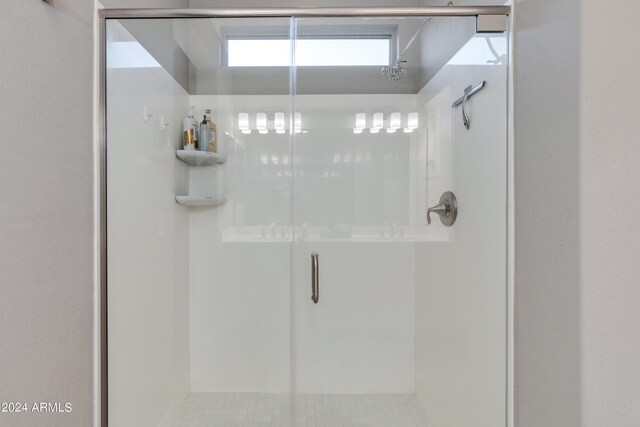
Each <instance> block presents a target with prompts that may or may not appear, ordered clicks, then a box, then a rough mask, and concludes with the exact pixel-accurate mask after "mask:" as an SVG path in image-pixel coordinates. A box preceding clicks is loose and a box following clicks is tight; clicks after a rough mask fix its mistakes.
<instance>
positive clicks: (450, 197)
mask: <svg viewBox="0 0 640 427" xmlns="http://www.w3.org/2000/svg"><path fill="white" fill-rule="evenodd" d="M431 213H436V214H438V215H439V216H440V221H441V222H442V224H444V225H446V226H447V227H451V226H452V225H453V224H454V223H455V222H456V218H457V217H458V202H457V200H456V196H455V194H453V193H452V192H451V191H446V192H445V193H443V194H442V196H441V197H440V202H439V203H438V204H437V205H435V206H434V207H432V208H429V209H427V224H429V225H431Z"/></svg>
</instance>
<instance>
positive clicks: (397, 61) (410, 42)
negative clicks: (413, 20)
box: [395, 1, 453, 65]
mask: <svg viewBox="0 0 640 427" xmlns="http://www.w3.org/2000/svg"><path fill="white" fill-rule="evenodd" d="M450 6H453V2H452V1H450V2H449V3H447V7H450ZM429 21H431V17H430V16H427V17H425V18H424V19H423V20H422V24H420V27H418V29H417V30H416V33H415V34H414V35H413V37H411V40H409V42H408V43H407V45H406V46H405V47H404V49H403V50H402V52H401V53H400V55H398V57H397V58H396V62H395V64H396V65H398V64H400V63H402V62H407V61H404V60H403V57H404V54H405V53H407V51H408V50H409V48H410V47H411V45H412V44H413V42H414V41H416V38H417V37H418V34H420V33H421V32H422V29H423V28H424V26H425V25H426V23H427V22H429Z"/></svg>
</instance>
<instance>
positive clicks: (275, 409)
mask: <svg viewBox="0 0 640 427" xmlns="http://www.w3.org/2000/svg"><path fill="white" fill-rule="evenodd" d="M290 399H291V396H290V395H288V394H276V393H190V394H189V396H188V397H187V398H186V400H185V402H184V404H183V406H182V410H181V411H180V412H179V413H178V414H177V417H176V419H175V423H174V424H173V426H174V427H213V426H215V427H249V426H251V427H286V426H289V425H290V422H289V416H290V414H289V405H290ZM294 405H295V419H294V427H320V426H322V427H325V426H326V427H328V426H331V427H368V426H378V427H409V426H411V427H430V424H429V423H428V422H427V417H426V415H425V414H424V412H423V411H422V409H421V408H420V405H419V403H418V399H417V398H416V396H415V395H413V394H297V395H296V396H295V399H294Z"/></svg>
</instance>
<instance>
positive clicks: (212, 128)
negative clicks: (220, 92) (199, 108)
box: [204, 109, 218, 153]
mask: <svg viewBox="0 0 640 427" xmlns="http://www.w3.org/2000/svg"><path fill="white" fill-rule="evenodd" d="M204 113H205V116H206V118H207V125H208V126H209V146H208V148H207V151H210V152H212V153H217V152H218V141H217V140H216V124H215V123H214V122H213V119H212V118H211V110H210V109H207V110H205V111H204Z"/></svg>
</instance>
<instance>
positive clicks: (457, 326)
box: [415, 34, 507, 427]
mask: <svg viewBox="0 0 640 427" xmlns="http://www.w3.org/2000/svg"><path fill="white" fill-rule="evenodd" d="M489 45H491V49H490V48H489ZM506 52H507V43H506V35H503V34H492V35H477V36H475V37H474V38H472V39H471V40H469V41H468V42H467V43H466V44H465V45H464V46H463V47H462V48H461V49H460V50H459V51H458V52H457V53H456V54H455V55H454V56H453V58H451V60H450V61H449V62H448V63H447V65H445V66H444V67H443V68H442V69H441V70H440V71H439V72H438V73H437V74H436V75H435V76H434V77H433V79H432V80H431V81H430V82H429V83H428V84H427V85H426V86H425V87H424V88H423V90H422V91H421V92H420V94H419V95H418V104H419V105H421V106H423V108H425V110H426V112H425V115H426V116H427V117H429V118H431V117H433V119H432V120H429V122H428V124H427V126H428V138H429V141H428V146H429V155H428V156H429V159H430V160H432V161H430V163H429V171H428V174H429V178H428V182H427V195H428V201H429V203H428V204H429V206H434V205H436V204H437V203H438V200H439V198H440V195H441V194H442V192H444V191H453V192H454V194H455V195H456V197H457V202H458V208H459V213H458V218H457V220H456V223H455V224H454V225H453V227H452V228H451V229H450V230H451V231H450V232H451V235H450V239H449V241H446V242H442V243H440V244H434V243H418V247H417V250H416V261H417V262H416V294H415V313H416V317H415V323H416V326H415V328H416V334H415V340H416V344H415V345H416V377H415V379H416V392H417V395H418V398H419V399H420V401H421V403H422V405H423V407H424V408H425V409H426V412H427V414H428V416H429V418H430V421H431V422H432V423H433V425H434V426H442V427H444V426H478V427H481V426H482V427H492V426H504V425H505V423H506V418H505V415H506V388H505V385H506V344H507V343H506V327H507V317H506V316H507V306H506V301H507V300H506V296H507V283H506V260H507V259H506V212H507V211H506V207H507V199H506V176H507V160H506V159H507V157H506V156H507V123H506V119H507V109H506V99H507V57H506ZM481 81H485V82H486V85H485V87H484V89H482V90H481V91H480V92H478V93H477V94H476V95H475V96H474V97H473V98H472V99H470V100H469V102H468V104H467V108H468V111H469V115H470V118H471V126H470V129H469V130H467V129H465V127H464V125H463V123H462V117H461V114H462V113H461V110H460V107H458V108H455V109H452V108H451V105H452V103H453V102H454V101H455V100H456V99H458V98H459V97H460V96H461V95H462V94H463V93H464V89H465V87H467V86H469V85H473V86H475V85H477V84H478V83H480V82H481ZM433 161H436V162H438V163H439V164H438V163H433ZM423 221H424V219H423ZM429 228H444V226H443V225H442V224H440V221H439V219H438V218H437V217H435V218H434V222H433V223H432V225H430V226H429Z"/></svg>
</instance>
